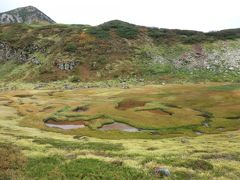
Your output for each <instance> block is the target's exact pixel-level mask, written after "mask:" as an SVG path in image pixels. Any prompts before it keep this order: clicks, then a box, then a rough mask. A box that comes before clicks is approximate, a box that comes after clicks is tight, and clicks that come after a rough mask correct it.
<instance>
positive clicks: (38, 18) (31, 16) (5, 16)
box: [0, 6, 55, 24]
mask: <svg viewBox="0 0 240 180" xmlns="http://www.w3.org/2000/svg"><path fill="white" fill-rule="evenodd" d="M14 23H27V24H31V23H55V22H54V21H53V20H52V19H51V18H50V17H48V16H47V15H46V14H44V13H43V12H41V11H40V10H38V9H37V8H35V7H33V6H27V7H21V8H17V9H13V10H11V11H7V12H3V13H0V24H14Z"/></svg>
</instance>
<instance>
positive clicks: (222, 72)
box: [0, 20, 240, 82]
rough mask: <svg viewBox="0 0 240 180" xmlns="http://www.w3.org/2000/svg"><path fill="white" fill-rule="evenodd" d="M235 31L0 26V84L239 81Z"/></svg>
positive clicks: (239, 33) (239, 42)
mask: <svg viewBox="0 0 240 180" xmlns="http://www.w3.org/2000/svg"><path fill="white" fill-rule="evenodd" d="M239 47H240V29H230V30H222V31H217V32H209V33H203V32H198V31H186V30H176V29H175V30H171V29H158V28H149V27H143V26H137V25H134V24H129V23H127V22H123V21H119V20H114V21H110V22H106V23H103V24H101V25H98V26H89V25H60V24H50V25H41V24H39V25H36V24H35V25H31V24H7V25H6V24H4V25H0V81H2V80H3V81H6V82H9V81H18V80H20V81H27V82H36V81H56V80H65V79H70V80H71V81H86V82H89V81H98V80H106V79H118V80H126V79H131V78H136V79H137V80H139V81H141V82H142V81H143V80H144V81H145V80H153V81H155V82H156V81H159V82H168V81H169V82H170V81H183V82H185V81H228V82H229V81H231V82H232V81H235V82H240V78H239V77H240V48H239Z"/></svg>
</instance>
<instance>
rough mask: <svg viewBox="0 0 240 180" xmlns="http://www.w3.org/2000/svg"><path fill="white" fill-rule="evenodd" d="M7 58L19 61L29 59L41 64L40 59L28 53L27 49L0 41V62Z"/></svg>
mask: <svg viewBox="0 0 240 180" xmlns="http://www.w3.org/2000/svg"><path fill="white" fill-rule="evenodd" d="M33 52H34V51H33ZM9 60H15V61H18V62H21V63H24V62H29V61H30V62H32V63H34V64H37V65H39V64H41V61H40V60H39V59H38V58H37V57H35V56H33V55H32V54H31V53H29V50H22V49H17V48H13V47H11V46H10V45H8V44H7V43H4V42H0V62H5V61H9Z"/></svg>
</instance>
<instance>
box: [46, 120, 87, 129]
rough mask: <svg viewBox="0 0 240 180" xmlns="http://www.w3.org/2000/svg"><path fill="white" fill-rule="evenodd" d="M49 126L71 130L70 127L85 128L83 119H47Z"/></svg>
mask: <svg viewBox="0 0 240 180" xmlns="http://www.w3.org/2000/svg"><path fill="white" fill-rule="evenodd" d="M44 123H45V125H46V126H47V127H50V128H60V129H64V130H70V129H79V128H84V127H85V125H84V124H83V123H82V122H81V121H53V120H49V121H45V122H44Z"/></svg>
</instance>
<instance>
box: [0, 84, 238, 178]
mask: <svg viewBox="0 0 240 180" xmlns="http://www.w3.org/2000/svg"><path fill="white" fill-rule="evenodd" d="M23 87H25V88H26V89H28V90H24V88H22V90H20V89H16V90H5V91H3V92H1V93H0V107H1V108H0V162H1V163H0V177H1V178H0V179H109V178H110V177H112V179H156V178H159V177H160V175H158V174H155V173H154V169H155V168H159V167H163V168H167V169H169V170H170V172H171V175H170V176H169V177H165V178H166V179H239V177H240V173H239V172H240V158H239V157H240V150H239V148H238V147H239V142H240V141H239V140H240V135H239V127H240V119H239V117H240V114H239V113H240V111H239V109H240V103H239V102H240V86H239V84H236V83H235V84H230V83H225V84H223V83H207V84H204V83H202V84H185V85H179V84H169V85H148V86H133V87H130V89H120V88H113V87H112V88H90V89H83V88H81V89H73V90H55V89H54V88H53V87H46V88H45V89H38V90H34V89H31V87H30V86H26V85H25V86H24V85H23ZM83 107H84V108H83ZM76 108H80V109H81V108H82V109H84V111H79V112H78V111H76ZM47 119H54V120H55V121H58V122H68V121H81V122H83V123H84V124H85V125H86V127H85V128H81V129H75V130H60V129H56V128H49V127H46V126H45V125H44V121H45V120H47ZM114 121H115V122H122V123H126V124H128V125H131V126H133V127H135V128H139V129H141V131H139V132H131V133H130V132H122V131H100V130H99V129H98V128H100V127H102V126H103V125H104V124H109V123H112V122H114ZM110 179H111V178H110Z"/></svg>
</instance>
